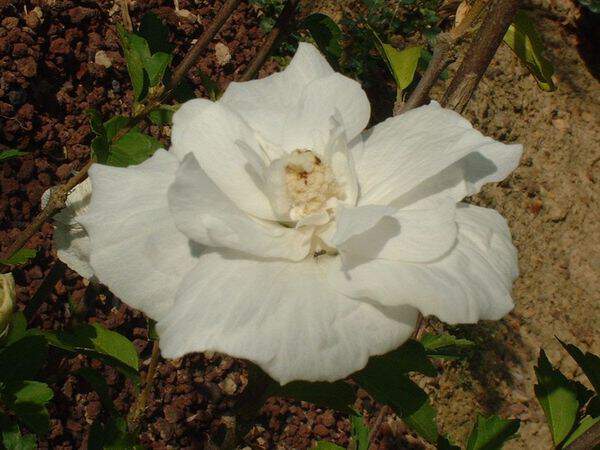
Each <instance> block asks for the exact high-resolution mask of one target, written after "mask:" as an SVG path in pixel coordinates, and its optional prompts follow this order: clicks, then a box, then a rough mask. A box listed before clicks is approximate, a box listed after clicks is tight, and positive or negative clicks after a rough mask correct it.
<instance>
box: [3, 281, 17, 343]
mask: <svg viewBox="0 0 600 450" xmlns="http://www.w3.org/2000/svg"><path fill="white" fill-rule="evenodd" d="M15 298H16V295H15V280H14V278H13V276H12V273H3V274H0V336H3V335H4V334H5V333H6V331H7V330H8V325H9V324H10V319H11V317H12V313H13V309H14V307H15Z"/></svg>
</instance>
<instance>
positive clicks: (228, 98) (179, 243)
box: [78, 44, 522, 384]
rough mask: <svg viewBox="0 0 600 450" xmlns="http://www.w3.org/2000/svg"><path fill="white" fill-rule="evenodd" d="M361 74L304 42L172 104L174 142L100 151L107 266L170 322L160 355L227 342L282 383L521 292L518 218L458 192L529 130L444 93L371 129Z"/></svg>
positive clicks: (342, 370)
mask: <svg viewBox="0 0 600 450" xmlns="http://www.w3.org/2000/svg"><path fill="white" fill-rule="evenodd" d="M369 115H370V107H369V102H368V100H367V97H366V95H365V93H364V92H363V91H362V89H361V88H360V85H359V84H358V83H357V82H355V81H353V80H351V79H348V78H346V77H344V76H342V75H340V74H337V73H335V72H334V71H333V70H332V69H331V67H330V66H329V65H328V64H327V62H326V60H325V59H324V58H323V57H322V56H321V55H320V54H319V53H318V51H317V50H316V49H315V48H314V47H313V46H311V45H308V44H301V45H300V47H299V49H298V52H297V53H296V55H295V57H294V59H293V60H292V62H291V63H290V65H289V66H288V67H287V68H286V69H285V70H284V71H283V72H281V73H278V74H275V75H272V76H270V77H267V78H264V79H261V80H255V81H250V82H247V83H232V84H231V85H230V86H229V88H228V89H227V91H226V92H225V94H224V96H223V97H222V98H221V99H220V100H219V101H218V102H210V101H208V100H200V99H199V100H192V101H190V102H187V103H185V104H184V105H182V107H181V109H179V111H178V112H177V113H176V114H175V116H174V118H173V122H174V124H173V130H172V147H171V149H170V151H168V152H167V151H164V150H158V151H157V152H156V153H155V154H154V156H152V157H151V158H150V159H149V160H147V161H146V162H144V163H142V164H140V165H138V166H132V167H128V168H116V167H107V166H102V165H94V166H93V167H92V168H91V170H90V177H91V180H92V185H93V194H92V199H91V203H90V205H89V208H88V212H87V213H86V214H85V215H84V216H83V217H80V218H79V219H78V220H79V222H80V223H81V224H83V226H84V227H85V229H86V230H87V232H88V234H89V237H90V247H91V256H90V263H91V267H92V268H93V271H94V274H95V276H96V277H97V278H98V279H99V281H101V282H102V283H104V284H106V285H107V286H108V287H109V288H110V289H111V290H112V291H113V292H114V293H115V294H116V295H117V296H119V297H121V299H122V300H123V301H125V302H126V303H128V304H129V305H131V306H132V307H134V308H138V309H140V310H142V311H144V312H145V313H146V314H147V315H148V316H150V317H152V318H153V319H155V320H157V321H158V325H157V330H158V332H159V335H160V343H161V348H162V353H163V356H165V357H167V358H178V357H181V356H183V355H185V354H186V353H190V352H196V351H208V350H210V351H218V352H223V353H227V354H229V355H232V356H236V357H241V358H246V359H249V360H252V361H254V362H255V363H257V364H258V365H260V366H261V367H262V368H263V369H264V370H265V371H266V372H268V373H269V374H270V375H271V376H272V377H273V378H274V379H276V380H277V381H279V382H280V383H282V384H283V383H287V382H289V381H292V380H298V379H302V380H328V381H332V380H336V379H340V378H343V377H345V376H347V375H348V374H350V373H352V372H354V371H356V370H359V369H361V368H362V367H363V366H364V365H365V364H366V362H367V359H368V358H369V357H370V356H372V355H376V354H382V353H385V352H387V351H390V350H392V349H394V348H396V347H398V346H399V345H400V344H402V343H403V342H404V341H405V340H406V339H408V337H409V336H410V335H411V333H412V331H413V329H414V326H415V321H416V318H417V315H418V311H421V312H422V313H423V314H425V315H429V314H432V315H435V316H437V317H439V318H440V319H442V320H444V321H446V322H448V323H453V324H454V323H473V322H476V321H477V320H479V319H494V320H495V319H500V318H501V317H502V316H503V315H505V314H506V313H508V312H509V311H510V310H511V308H512V307H513V302H512V300H511V296H510V291H511V285H512V282H513V280H514V279H515V278H516V276H517V258H516V251H515V248H514V247H513V245H512V243H511V237H510V233H509V230H508V227H507V225H506V222H505V220H504V219H503V218H502V217H501V216H500V215H499V214H498V213H497V212H496V211H493V210H490V209H484V208H480V207H476V206H472V205H468V204H465V203H461V200H462V199H463V198H464V197H466V196H468V195H471V194H474V193H476V192H477V191H478V190H479V189H480V187H481V186H482V185H483V184H484V183H487V182H493V181H499V180H502V179H503V178H505V177H506V176H507V175H508V174H509V173H510V172H511V171H512V170H513V169H514V168H515V167H516V166H517V163H518V160H519V157H520V155H521V151H522V148H521V146H520V145H504V144H501V143H498V142H496V141H494V140H493V139H490V138H486V137H484V136H482V135H481V133H479V132H478V131H476V130H474V129H473V128H472V126H471V125H470V124H469V123H468V122H467V121H466V120H465V119H463V118H462V117H460V116H459V115H458V114H456V113H454V112H452V111H449V110H445V109H443V108H441V107H440V106H439V105H438V104H437V103H435V102H432V103H431V104H429V105H427V106H423V107H421V108H418V109H415V110H413V111H410V112H408V113H406V114H403V115H401V116H398V117H394V118H391V119H388V120H386V121H385V122H383V123H381V124H379V125H377V126H375V127H373V128H372V129H370V130H367V131H363V130H364V129H365V127H366V125H367V123H368V121H369Z"/></svg>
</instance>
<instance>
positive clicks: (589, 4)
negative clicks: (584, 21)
mask: <svg viewBox="0 0 600 450" xmlns="http://www.w3.org/2000/svg"><path fill="white" fill-rule="evenodd" d="M579 3H580V4H582V5H583V6H585V7H586V8H587V9H589V10H590V11H591V12H593V13H595V14H600V0H579Z"/></svg>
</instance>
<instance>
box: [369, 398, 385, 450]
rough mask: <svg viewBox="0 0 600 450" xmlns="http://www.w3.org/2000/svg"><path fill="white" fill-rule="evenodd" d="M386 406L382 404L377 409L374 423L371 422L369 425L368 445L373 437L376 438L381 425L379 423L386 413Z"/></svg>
mask: <svg viewBox="0 0 600 450" xmlns="http://www.w3.org/2000/svg"><path fill="white" fill-rule="evenodd" d="M388 410H389V408H388V406H387V405H383V406H382V407H381V409H380V410H379V415H378V416H377V419H375V423H374V424H373V427H371V430H372V431H371V436H369V446H370V445H371V444H372V443H373V442H375V439H377V436H378V435H379V428H380V427H381V423H382V422H383V418H384V417H385V415H386V414H387V413H388Z"/></svg>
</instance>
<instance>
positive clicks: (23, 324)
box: [0, 311, 27, 347]
mask: <svg viewBox="0 0 600 450" xmlns="http://www.w3.org/2000/svg"><path fill="white" fill-rule="evenodd" d="M26 335H27V319H26V318H25V314H23V313H22V312H21V311H16V312H14V313H13V315H12V317H11V319H10V325H9V327H8V334H7V335H6V336H4V338H2V339H0V346H3V347H4V346H7V345H10V344H13V343H15V342H17V341H18V340H19V339H23V338H24V337H25V336H26Z"/></svg>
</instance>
